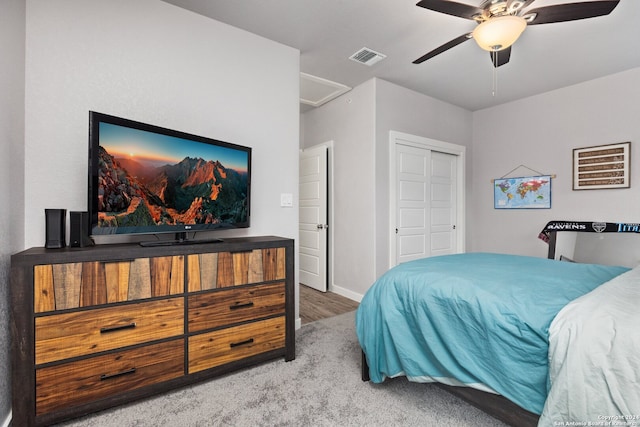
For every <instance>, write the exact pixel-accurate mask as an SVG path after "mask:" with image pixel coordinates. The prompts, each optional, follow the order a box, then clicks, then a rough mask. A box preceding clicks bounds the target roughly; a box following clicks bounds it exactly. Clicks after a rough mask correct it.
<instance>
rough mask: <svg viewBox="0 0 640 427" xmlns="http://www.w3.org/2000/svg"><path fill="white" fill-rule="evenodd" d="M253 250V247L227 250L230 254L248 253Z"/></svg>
mask: <svg viewBox="0 0 640 427" xmlns="http://www.w3.org/2000/svg"><path fill="white" fill-rule="evenodd" d="M251 252H253V249H236V250H235V251H233V250H232V251H229V253H230V254H248V253H251Z"/></svg>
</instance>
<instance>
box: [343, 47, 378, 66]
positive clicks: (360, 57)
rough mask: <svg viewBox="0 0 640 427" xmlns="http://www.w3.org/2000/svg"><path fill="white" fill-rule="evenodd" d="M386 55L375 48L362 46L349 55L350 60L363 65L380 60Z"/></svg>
mask: <svg viewBox="0 0 640 427" xmlns="http://www.w3.org/2000/svg"><path fill="white" fill-rule="evenodd" d="M386 57H387V55H383V54H381V53H379V52H376V51H375V50H371V49H369V48H367V47H363V48H362V49H360V50H359V51H357V52H356V53H354V54H353V55H351V56H350V57H349V59H351V60H352V61H356V62H359V63H361V64H364V65H368V66H372V65H373V64H375V63H376V62H378V61H382V60H383V59H384V58H386Z"/></svg>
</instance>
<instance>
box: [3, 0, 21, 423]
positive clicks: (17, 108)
mask: <svg viewBox="0 0 640 427" xmlns="http://www.w3.org/2000/svg"><path fill="white" fill-rule="evenodd" d="M24 53H25V3H24V1H22V0H5V1H3V2H2V7H1V8H0V57H2V61H0V93H2V96H0V425H7V422H8V419H9V414H10V412H11V392H10V389H11V363H10V357H9V342H10V337H9V302H8V298H9V292H8V290H9V266H10V256H11V254H12V253H14V252H16V251H18V250H20V249H22V248H23V246H24V187H23V186H24V184H23V179H24V144H23V141H24Z"/></svg>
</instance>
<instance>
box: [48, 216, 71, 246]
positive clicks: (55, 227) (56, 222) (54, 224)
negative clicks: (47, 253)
mask: <svg viewBox="0 0 640 427" xmlns="http://www.w3.org/2000/svg"><path fill="white" fill-rule="evenodd" d="M44 216H45V225H46V240H45V242H44V247H45V248H47V249H60V248H64V247H65V246H66V245H67V243H66V234H67V228H66V223H67V210H66V209H45V210H44Z"/></svg>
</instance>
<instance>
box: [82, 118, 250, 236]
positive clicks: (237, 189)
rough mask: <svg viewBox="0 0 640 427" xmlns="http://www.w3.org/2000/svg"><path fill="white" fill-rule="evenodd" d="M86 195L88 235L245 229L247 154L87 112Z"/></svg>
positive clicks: (230, 146)
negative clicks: (88, 219) (87, 159)
mask: <svg viewBox="0 0 640 427" xmlns="http://www.w3.org/2000/svg"><path fill="white" fill-rule="evenodd" d="M88 194H89V200H88V210H89V218H90V234H91V235H92V236H99V235H114V234H119V235H122V234H158V233H175V237H176V239H175V241H167V244H171V243H187V242H188V241H189V239H187V236H188V234H187V233H190V232H198V231H209V230H221V229H230V228H246V227H249V218H250V201H251V148H250V147H245V146H241V145H236V144H232V143H229V142H224V141H219V140H216V139H211V138H205V137H202V136H196V135H191V134H188V133H184V132H179V131H176V130H171V129H166V128H163V127H159V126H154V125H150V124H145V123H140V122H136V121H133V120H128V119H124V118H120V117H115V116H110V115H107V114H102V113H97V112H93V111H91V112H89V191H88ZM210 240H214V239H210ZM161 242H162V241H158V243H159V244H160V243H161ZM198 242H199V241H198ZM149 243H150V244H152V243H153V241H151V242H149Z"/></svg>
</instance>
